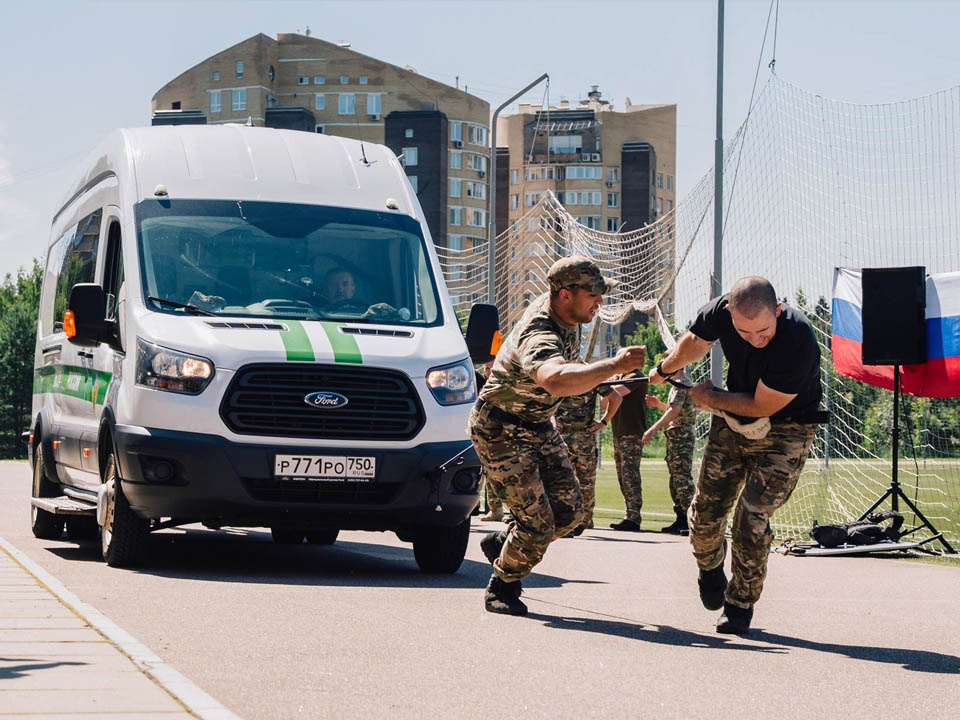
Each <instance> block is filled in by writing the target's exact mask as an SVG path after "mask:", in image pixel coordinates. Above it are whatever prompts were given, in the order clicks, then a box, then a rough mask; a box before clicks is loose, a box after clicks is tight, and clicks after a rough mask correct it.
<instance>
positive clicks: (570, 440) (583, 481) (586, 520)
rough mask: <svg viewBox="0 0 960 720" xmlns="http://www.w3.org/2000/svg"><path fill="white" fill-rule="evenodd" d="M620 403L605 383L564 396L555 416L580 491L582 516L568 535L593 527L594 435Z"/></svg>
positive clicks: (594, 498) (595, 455) (595, 435)
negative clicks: (581, 392)
mask: <svg viewBox="0 0 960 720" xmlns="http://www.w3.org/2000/svg"><path fill="white" fill-rule="evenodd" d="M598 396H599V397H600V398H601V400H600V407H601V411H602V413H603V415H602V416H601V418H600V419H599V420H597V419H596V417H597V397H598ZM620 403H621V397H620V394H619V393H618V392H616V391H614V390H613V388H611V387H609V386H606V387H602V388H598V389H594V390H588V391H587V392H585V393H583V394H582V395H571V396H570V397H567V398H564V399H563V401H562V402H561V403H560V406H559V407H558V408H557V414H556V415H554V421H555V422H556V425H557V429H558V430H559V431H560V436H561V437H562V438H563V441H564V442H565V443H566V444H567V452H568V454H569V455H570V462H572V463H573V469H574V471H575V472H576V475H577V480H578V481H579V482H580V492H581V493H582V494H583V519H582V520H581V521H580V524H579V525H578V526H577V527H576V528H575V529H574V530H573V531H571V533H570V535H569V536H568V537H572V536H576V535H581V534H582V533H583V531H584V530H586V529H588V528H592V527H593V509H594V507H595V506H596V504H597V501H596V497H597V434H598V433H599V432H600V431H601V430H603V429H604V428H605V427H606V426H607V423H608V422H610V418H612V417H613V416H614V415H616V414H617V410H618V409H619V407H620Z"/></svg>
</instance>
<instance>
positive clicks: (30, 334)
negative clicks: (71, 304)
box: [0, 261, 43, 457]
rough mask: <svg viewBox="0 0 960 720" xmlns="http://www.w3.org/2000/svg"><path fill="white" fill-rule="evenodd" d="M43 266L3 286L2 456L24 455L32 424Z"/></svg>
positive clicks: (21, 273)
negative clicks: (25, 437)
mask: <svg viewBox="0 0 960 720" xmlns="http://www.w3.org/2000/svg"><path fill="white" fill-rule="evenodd" d="M42 277H43V268H41V267H40V264H39V263H37V262H36V261H34V264H33V268H32V269H31V270H30V271H25V270H20V271H19V272H18V273H17V276H16V278H13V277H11V276H10V275H7V277H6V279H5V280H4V283H3V285H2V286H0V456H2V457H24V456H25V455H26V447H25V446H24V445H23V444H22V443H21V442H20V433H21V432H22V431H23V430H26V429H27V428H28V427H29V424H30V414H31V404H32V400H33V358H34V353H35V351H36V342H37V311H38V309H39V306H40V284H41V281H42Z"/></svg>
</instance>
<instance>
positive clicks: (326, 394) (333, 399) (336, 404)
mask: <svg viewBox="0 0 960 720" xmlns="http://www.w3.org/2000/svg"><path fill="white" fill-rule="evenodd" d="M303 401H304V402H305V403H306V404H307V405H309V406H310V407H315V408H323V409H328V408H329V409H332V408H342V407H343V406H344V405H346V404H347V403H349V402H350V399H349V398H348V397H347V396H346V395H341V394H340V393H335V392H330V391H329V390H319V391H317V392H312V393H310V394H309V395H304V396H303Z"/></svg>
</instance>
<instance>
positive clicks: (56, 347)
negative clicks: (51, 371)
mask: <svg viewBox="0 0 960 720" xmlns="http://www.w3.org/2000/svg"><path fill="white" fill-rule="evenodd" d="M61 350H63V345H47V346H46V347H45V348H43V350H41V351H40V352H42V353H43V354H44V355H49V354H50V353H55V352H60V351H61Z"/></svg>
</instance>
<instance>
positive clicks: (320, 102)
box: [313, 93, 327, 110]
mask: <svg viewBox="0 0 960 720" xmlns="http://www.w3.org/2000/svg"><path fill="white" fill-rule="evenodd" d="M313 109H314V110H326V109H327V96H326V95H324V94H323V93H317V94H316V95H314V96H313Z"/></svg>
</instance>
